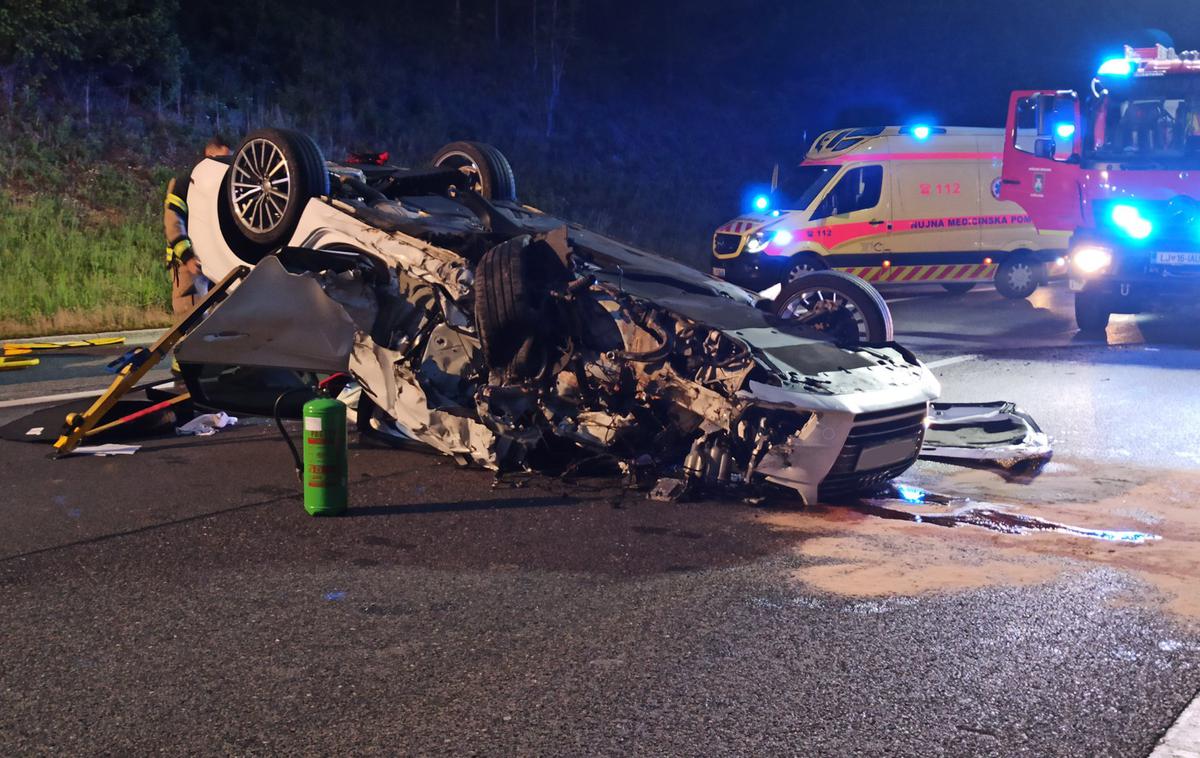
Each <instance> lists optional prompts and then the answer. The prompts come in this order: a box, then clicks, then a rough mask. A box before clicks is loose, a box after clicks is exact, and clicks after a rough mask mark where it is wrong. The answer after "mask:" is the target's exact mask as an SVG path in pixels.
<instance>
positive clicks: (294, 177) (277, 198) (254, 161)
mask: <svg viewBox="0 0 1200 758" xmlns="http://www.w3.org/2000/svg"><path fill="white" fill-rule="evenodd" d="M227 176H228V179H227V181H226V183H225V192H224V193H223V198H222V200H223V204H224V205H225V207H226V209H227V210H228V212H229V214H230V215H231V216H232V219H233V222H234V224H235V225H236V227H237V231H238V233H239V234H240V235H241V236H242V237H244V238H245V239H246V240H248V241H249V242H250V243H252V244H254V245H259V246H267V247H272V248H274V247H278V246H280V245H283V244H285V243H286V242H287V241H288V239H289V238H291V236H292V232H294V231H295V229H296V224H298V223H299V222H300V215H301V214H302V213H304V208H305V206H307V205H308V201H309V199H311V198H314V197H318V196H320V195H328V194H329V171H328V170H326V168H325V157H324V156H323V155H321V149H320V148H319V147H317V143H315V142H313V141H312V138H311V137H309V136H308V135H307V134H302V133H300V132H294V131H292V130H290V129H257V130H255V131H253V132H250V134H248V135H246V138H245V139H243V140H242V143H241V144H240V145H238V148H237V150H236V151H234V153H233V161H232V163H231V165H230V168H229V173H228V175H227Z"/></svg>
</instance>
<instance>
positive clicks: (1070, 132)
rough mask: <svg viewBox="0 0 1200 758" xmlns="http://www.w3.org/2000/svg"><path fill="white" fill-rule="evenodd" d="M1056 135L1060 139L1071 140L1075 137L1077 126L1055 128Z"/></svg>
mask: <svg viewBox="0 0 1200 758" xmlns="http://www.w3.org/2000/svg"><path fill="white" fill-rule="evenodd" d="M1054 133H1055V134H1057V135H1058V137H1059V139H1070V138H1071V137H1074V136H1075V125H1074V124H1059V125H1058V126H1056V127H1054Z"/></svg>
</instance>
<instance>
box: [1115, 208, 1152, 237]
mask: <svg viewBox="0 0 1200 758" xmlns="http://www.w3.org/2000/svg"><path fill="white" fill-rule="evenodd" d="M1112 220H1113V223H1114V224H1116V225H1117V226H1118V227H1120V229H1121V231H1123V232H1125V233H1126V234H1128V235H1129V236H1130V237H1132V238H1134V239H1135V240H1144V239H1146V238H1147V237H1149V236H1150V234H1151V232H1153V231H1154V224H1152V223H1150V221H1149V220H1148V219H1145V218H1142V214H1141V212H1140V211H1139V210H1138V209H1137V206H1135V205H1124V204H1122V205H1117V206H1114V207H1113V209H1112Z"/></svg>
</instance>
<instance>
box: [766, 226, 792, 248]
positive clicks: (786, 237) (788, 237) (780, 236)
mask: <svg viewBox="0 0 1200 758" xmlns="http://www.w3.org/2000/svg"><path fill="white" fill-rule="evenodd" d="M771 241H772V242H774V243H775V244H776V245H779V246H780V247H783V246H785V245H790V244H792V233H791V232H789V231H788V230H787V229H780V230H779V231H777V232H775V236H774V237H772V238H771Z"/></svg>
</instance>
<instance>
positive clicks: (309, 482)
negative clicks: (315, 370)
mask: <svg viewBox="0 0 1200 758" xmlns="http://www.w3.org/2000/svg"><path fill="white" fill-rule="evenodd" d="M285 394H287V393H285ZM283 397H284V395H280V396H279V400H282V399H283ZM279 400H277V401H276V402H275V407H276V413H275V421H276V423H277V424H279V431H280V432H281V433H283V437H284V439H285V440H287V443H288V446H289V447H290V448H291V449H292V456H293V457H294V458H295V460H296V471H297V473H298V474H299V475H300V486H301V489H302V490H303V494H304V510H306V511H308V513H309V515H311V516H339V515H341V514H343V513H345V512H346V504H347V501H348V500H349V482H348V480H349V466H348V455H347V451H346V406H345V404H343V403H342V402H341V401H340V400H337V399H336V398H333V397H330V396H329V392H328V391H327V390H326V389H325V388H319V389H318V390H317V396H316V397H314V398H313V399H312V400H309V401H308V402H307V403H305V404H304V406H303V408H302V409H301V411H300V418H301V424H302V432H303V434H304V437H303V439H302V441H301V444H302V446H303V448H304V454H303V457H301V456H300V455H299V454H298V453H297V452H296V446H295V445H294V444H292V440H291V438H290V437H289V436H288V434H287V432H286V431H285V430H284V428H283V423H282V422H281V421H280V420H279V410H278V409H279Z"/></svg>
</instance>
